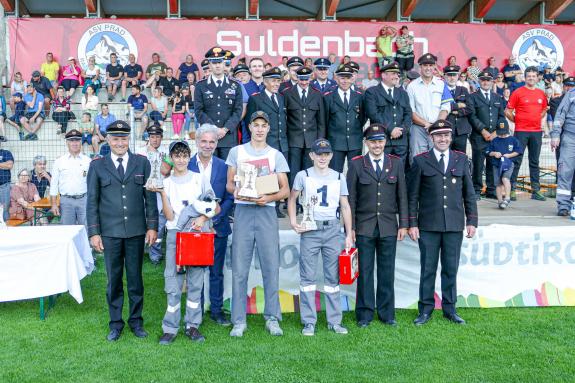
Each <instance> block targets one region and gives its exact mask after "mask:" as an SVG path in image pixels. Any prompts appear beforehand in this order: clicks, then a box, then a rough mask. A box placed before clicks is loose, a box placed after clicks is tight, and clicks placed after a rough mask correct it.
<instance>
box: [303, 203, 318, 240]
mask: <svg viewBox="0 0 575 383" xmlns="http://www.w3.org/2000/svg"><path fill="white" fill-rule="evenodd" d="M317 201H318V198H317V196H316V195H313V196H311V197H310V198H309V200H307V201H306V203H304V204H303V217H302V220H301V224H300V225H301V227H302V229H303V230H306V231H307V230H317V224H316V223H315V220H314V219H313V210H314V208H315V205H317Z"/></svg>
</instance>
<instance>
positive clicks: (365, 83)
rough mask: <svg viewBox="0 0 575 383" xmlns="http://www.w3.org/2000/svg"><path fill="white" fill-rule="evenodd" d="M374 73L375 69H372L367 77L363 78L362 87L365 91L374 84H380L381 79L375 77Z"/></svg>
mask: <svg viewBox="0 0 575 383" xmlns="http://www.w3.org/2000/svg"><path fill="white" fill-rule="evenodd" d="M373 75H374V73H373V71H372V70H371V69H370V70H368V71H367V78H364V79H363V80H361V89H362V90H363V91H365V90H366V89H369V88H371V87H372V86H376V85H378V84H379V81H377V80H376V79H375V78H374V76H373Z"/></svg>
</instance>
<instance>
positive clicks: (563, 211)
mask: <svg viewBox="0 0 575 383" xmlns="http://www.w3.org/2000/svg"><path fill="white" fill-rule="evenodd" d="M557 215H558V216H559V217H569V210H567V209H561V210H559V211H558V212H557Z"/></svg>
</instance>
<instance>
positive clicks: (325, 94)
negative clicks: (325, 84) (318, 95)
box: [323, 90, 333, 96]
mask: <svg viewBox="0 0 575 383" xmlns="http://www.w3.org/2000/svg"><path fill="white" fill-rule="evenodd" d="M332 93H333V92H332V91H331V90H330V91H327V92H325V93H324V94H323V95H324V96H327V95H328V94H332Z"/></svg>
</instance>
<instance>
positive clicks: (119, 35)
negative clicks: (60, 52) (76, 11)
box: [78, 23, 138, 73]
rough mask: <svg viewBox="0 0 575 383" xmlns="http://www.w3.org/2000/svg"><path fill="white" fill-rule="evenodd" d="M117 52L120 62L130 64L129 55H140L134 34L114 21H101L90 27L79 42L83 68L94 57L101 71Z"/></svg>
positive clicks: (80, 59)
mask: <svg viewBox="0 0 575 383" xmlns="http://www.w3.org/2000/svg"><path fill="white" fill-rule="evenodd" d="M112 53H115V54H116V56H117V57H118V62H119V63H120V64H121V65H122V66H124V65H126V64H128V55H129V54H130V53H133V54H134V55H135V56H136V58H137V57H138V46H137V45H136V40H134V38H133V37H132V34H131V33H130V32H129V31H128V30H127V29H126V28H124V27H122V26H120V25H118V24H113V23H101V24H96V25H94V26H92V27H90V28H89V29H88V30H86V32H84V34H83V35H82V38H81V39H80V42H79V43H78V60H79V61H80V66H81V67H82V68H87V67H88V59H89V58H90V57H94V59H95V60H96V65H97V66H98V67H99V68H100V72H101V73H105V71H106V66H107V65H108V64H109V63H110V54H112Z"/></svg>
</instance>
